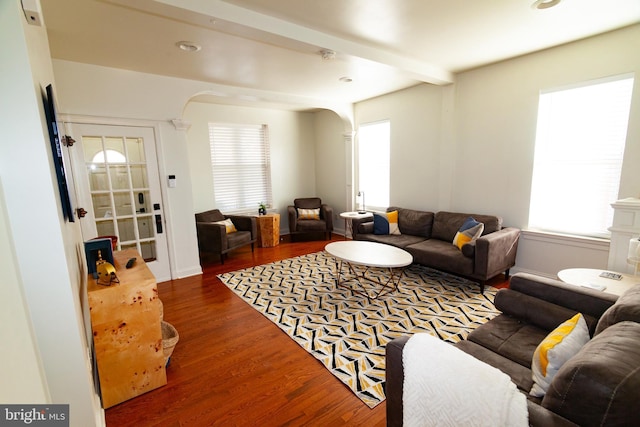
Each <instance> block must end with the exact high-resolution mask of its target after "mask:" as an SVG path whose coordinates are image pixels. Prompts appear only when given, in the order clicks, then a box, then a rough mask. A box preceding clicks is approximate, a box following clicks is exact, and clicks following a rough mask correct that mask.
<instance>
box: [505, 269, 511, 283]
mask: <svg viewBox="0 0 640 427" xmlns="http://www.w3.org/2000/svg"><path fill="white" fill-rule="evenodd" d="M510 270H511V269H510V268H507V269H506V270H505V272H504V279H505V280H509V273H510Z"/></svg>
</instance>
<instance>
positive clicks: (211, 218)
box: [196, 209, 224, 222]
mask: <svg viewBox="0 0 640 427" xmlns="http://www.w3.org/2000/svg"><path fill="white" fill-rule="evenodd" d="M218 221H224V215H223V214H222V212H220V211H219V210H218V209H212V210H210V211H206V212H201V213H197V214H196V222H218Z"/></svg>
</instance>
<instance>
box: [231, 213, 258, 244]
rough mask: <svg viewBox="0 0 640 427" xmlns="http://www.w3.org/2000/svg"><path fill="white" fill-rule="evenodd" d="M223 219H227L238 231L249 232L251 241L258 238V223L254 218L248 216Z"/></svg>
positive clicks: (233, 216) (232, 216)
mask: <svg viewBox="0 0 640 427" xmlns="http://www.w3.org/2000/svg"><path fill="white" fill-rule="evenodd" d="M225 218H229V219H230V220H231V222H233V225H235V227H236V229H238V230H240V231H250V232H251V240H255V239H257V238H258V221H257V220H256V218H255V217H253V216H248V215H225Z"/></svg>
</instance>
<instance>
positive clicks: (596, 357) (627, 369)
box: [386, 273, 640, 427]
mask: <svg viewBox="0 0 640 427" xmlns="http://www.w3.org/2000/svg"><path fill="white" fill-rule="evenodd" d="M495 305H496V308H497V309H499V310H500V311H501V312H502V313H501V314H500V315H498V316H497V317H495V318H493V319H492V320H490V321H489V322H487V323H485V324H484V325H482V326H480V327H478V328H477V329H475V330H474V331H473V332H471V333H470V334H469V336H468V337H467V339H466V340H464V341H460V342H458V343H457V344H455V346H456V347H457V348H459V349H460V350H462V351H465V352H466V353H468V354H470V355H472V356H474V357H475V358H477V359H479V360H481V361H483V362H485V363H487V364H489V365H491V366H493V367H495V368H497V369H499V370H501V371H502V372H504V373H505V374H507V375H509V376H510V377H511V380H512V381H513V382H514V383H515V384H516V386H517V387H518V389H519V390H520V391H521V392H522V393H525V394H526V396H527V399H528V400H527V407H528V410H529V424H530V425H532V426H545V427H546V426H576V425H580V426H600V425H603V426H632V425H634V426H637V425H640V412H639V411H638V410H637V406H636V405H637V402H638V400H640V323H638V322H639V321H640V285H636V286H635V287H633V288H631V289H630V290H629V291H627V292H626V293H625V294H624V295H623V296H621V297H619V298H618V297H616V296H615V295H612V294H607V293H605V292H601V291H596V290H593V289H587V288H583V287H579V286H573V285H569V284H566V283H562V282H560V281H557V280H554V279H548V278H544V277H540V276H535V275H533V274H526V273H518V274H515V275H514V276H513V277H512V278H511V283H510V288H509V289H501V290H500V291H498V294H497V295H496V298H495ZM576 313H582V315H583V317H584V318H585V320H586V323H587V326H588V328H589V332H590V334H591V336H592V339H591V340H590V341H589V342H588V343H587V344H585V345H584V346H583V347H582V348H581V349H580V350H579V351H578V353H577V354H575V355H574V356H573V357H571V358H570V359H569V360H568V361H567V362H565V363H564V365H562V367H561V368H560V370H559V371H558V373H557V374H556V375H555V377H554V378H553V380H552V381H551V386H550V387H549V390H548V391H547V393H546V395H545V396H544V397H542V398H539V397H533V396H530V395H529V390H530V389H531V386H532V384H533V381H532V374H531V361H532V359H533V353H534V352H535V349H536V348H537V346H538V344H540V342H541V341H542V340H543V339H544V338H545V337H546V336H547V335H548V334H549V333H550V332H551V331H552V330H554V329H555V328H556V327H557V326H558V325H560V324H561V323H563V322H564V321H566V320H567V319H569V318H571V317H572V316H574V315H575V314H576ZM408 339H409V337H408V336H405V337H402V338H397V339H395V340H393V341H391V342H390V343H389V344H388V345H387V347H386V378H387V383H386V394H387V426H401V425H402V422H403V421H402V419H403V397H402V393H403V382H404V370H403V364H402V349H403V347H404V345H405V343H406V342H407V340H408ZM425 363H429V356H428V355H425ZM435 368H436V369H437V367H435ZM425 404H428V402H425Z"/></svg>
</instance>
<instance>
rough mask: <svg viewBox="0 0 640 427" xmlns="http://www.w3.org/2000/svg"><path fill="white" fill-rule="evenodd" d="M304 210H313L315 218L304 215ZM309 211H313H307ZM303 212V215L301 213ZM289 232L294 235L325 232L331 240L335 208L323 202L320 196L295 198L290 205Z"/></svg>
mask: <svg viewBox="0 0 640 427" xmlns="http://www.w3.org/2000/svg"><path fill="white" fill-rule="evenodd" d="M301 209H303V210H313V213H314V215H311V216H312V217H313V216H316V215H315V214H316V213H317V216H316V217H315V218H310V217H308V216H305V215H304V213H305V212H304V211H301ZM307 213H311V212H310V211H307ZM301 214H302V215H301ZM288 216H289V232H290V233H291V235H292V236H295V235H299V234H308V233H324V234H325V235H326V236H328V237H329V240H331V232H332V231H333V209H332V208H331V207H329V206H327V205H325V204H323V203H322V200H321V199H320V198H319V197H306V198H300V199H295V200H294V201H293V206H289V207H288Z"/></svg>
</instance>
